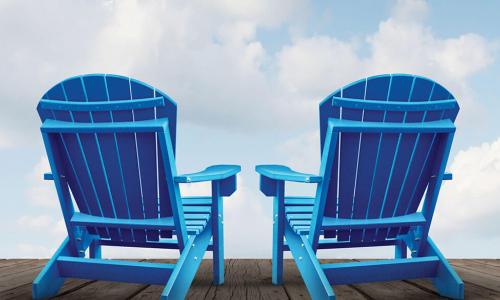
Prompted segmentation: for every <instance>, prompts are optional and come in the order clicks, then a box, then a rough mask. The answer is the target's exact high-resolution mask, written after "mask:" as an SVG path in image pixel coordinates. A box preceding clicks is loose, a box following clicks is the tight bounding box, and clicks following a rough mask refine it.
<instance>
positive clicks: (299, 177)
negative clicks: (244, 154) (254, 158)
mask: <svg viewBox="0 0 500 300" xmlns="http://www.w3.org/2000/svg"><path fill="white" fill-rule="evenodd" d="M255 171H257V173H259V174H260V175H262V176H265V177H268V178H270V179H274V180H283V181H295V182H304V183H318V182H321V179H322V178H321V176H319V175H313V174H307V173H300V172H296V171H293V170H292V169H290V168H289V167H287V166H280V165H258V166H256V167H255Z"/></svg>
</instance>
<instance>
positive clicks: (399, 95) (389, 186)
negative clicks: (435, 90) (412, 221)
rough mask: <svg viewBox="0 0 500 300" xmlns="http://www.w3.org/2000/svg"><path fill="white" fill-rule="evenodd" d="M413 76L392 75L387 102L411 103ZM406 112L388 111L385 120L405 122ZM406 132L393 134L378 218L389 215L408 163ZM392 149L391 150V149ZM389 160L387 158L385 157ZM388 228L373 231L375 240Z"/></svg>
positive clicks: (383, 237) (385, 233)
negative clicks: (388, 167)
mask: <svg viewBox="0 0 500 300" xmlns="http://www.w3.org/2000/svg"><path fill="white" fill-rule="evenodd" d="M414 82H415V77H413V76H405V75H402V76H393V79H392V85H391V87H392V88H391V91H390V94H389V97H388V100H389V101H388V102H389V103H391V102H395V101H397V102H398V103H411V102H410V99H411V95H412V92H413V87H414ZM406 116H407V113H406V112H399V111H388V112H387V113H386V121H387V122H395V123H405V122H406ZM406 135H407V134H405V133H399V134H397V135H394V139H395V142H396V144H395V145H394V146H393V147H392V148H391V151H389V152H391V153H393V156H392V159H391V161H392V162H391V167H390V171H389V175H388V179H387V182H386V184H385V191H384V194H383V196H382V198H381V199H380V200H379V201H381V207H380V213H379V218H382V217H384V216H390V215H391V213H392V211H393V207H394V204H395V202H396V199H395V197H394V191H396V190H398V188H399V185H400V184H401V173H402V171H403V169H404V165H405V163H408V160H407V158H408V159H409V155H408V152H409V151H408V144H407V143H406V142H407V139H403V137H404V136H406ZM392 149H393V151H392ZM386 159H387V160H389V159H388V158H386ZM388 229H389V228H382V229H378V230H377V231H376V233H375V241H381V240H384V239H385V238H386V237H387V232H388Z"/></svg>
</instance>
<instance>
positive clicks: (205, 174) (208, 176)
mask: <svg viewBox="0 0 500 300" xmlns="http://www.w3.org/2000/svg"><path fill="white" fill-rule="evenodd" d="M240 171H241V167H240V166H237V165H215V166H210V167H207V168H206V169H205V170H203V171H200V172H197V173H190V174H182V175H177V176H175V178H174V179H175V181H176V182H182V183H189V182H200V181H212V180H221V179H226V178H229V177H231V176H233V175H236V174H237V173H239V172H240Z"/></svg>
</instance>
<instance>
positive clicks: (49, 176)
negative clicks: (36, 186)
mask: <svg viewBox="0 0 500 300" xmlns="http://www.w3.org/2000/svg"><path fill="white" fill-rule="evenodd" d="M43 180H54V176H53V175H52V173H44V174H43Z"/></svg>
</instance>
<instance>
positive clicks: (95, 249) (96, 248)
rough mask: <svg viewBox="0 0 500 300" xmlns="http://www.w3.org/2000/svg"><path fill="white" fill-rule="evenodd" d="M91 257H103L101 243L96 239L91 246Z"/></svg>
mask: <svg viewBox="0 0 500 300" xmlns="http://www.w3.org/2000/svg"><path fill="white" fill-rule="evenodd" d="M89 257H90V258H102V251H101V244H99V242H98V241H96V240H94V241H92V242H91V243H90V246H89Z"/></svg>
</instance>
